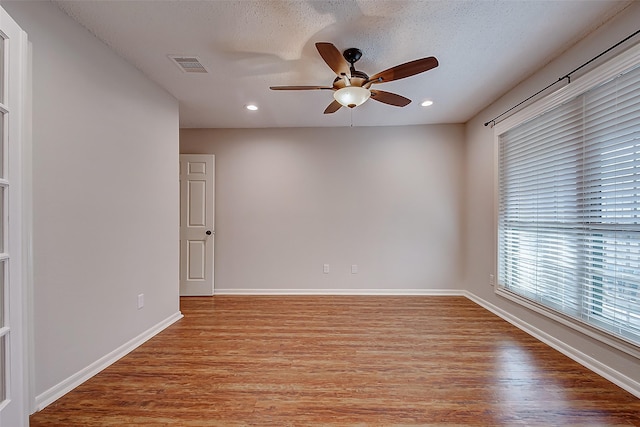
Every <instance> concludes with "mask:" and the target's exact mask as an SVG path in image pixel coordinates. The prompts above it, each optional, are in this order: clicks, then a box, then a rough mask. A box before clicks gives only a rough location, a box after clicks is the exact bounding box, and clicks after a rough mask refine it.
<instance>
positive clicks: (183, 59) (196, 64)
mask: <svg viewBox="0 0 640 427" xmlns="http://www.w3.org/2000/svg"><path fill="white" fill-rule="evenodd" d="M168 56H169V58H171V60H172V61H173V62H174V63H175V64H176V65H177V66H178V67H180V69H181V70H182V71H183V72H185V73H208V72H209V71H208V70H207V69H206V68H205V67H204V65H202V63H200V59H199V58H198V57H197V56H193V55H168Z"/></svg>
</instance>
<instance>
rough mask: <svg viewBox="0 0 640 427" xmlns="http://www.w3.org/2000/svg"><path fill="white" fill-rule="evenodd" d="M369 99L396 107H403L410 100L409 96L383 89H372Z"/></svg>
mask: <svg viewBox="0 0 640 427" xmlns="http://www.w3.org/2000/svg"><path fill="white" fill-rule="evenodd" d="M371 99H373V100H376V101H378V102H383V103H385V104H389V105H393V106H396V107H405V106H407V105H409V103H410V102H411V100H410V99H409V98H405V97H404V96H401V95H398V94H396V93H391V92H385V91H383V90H372V91H371Z"/></svg>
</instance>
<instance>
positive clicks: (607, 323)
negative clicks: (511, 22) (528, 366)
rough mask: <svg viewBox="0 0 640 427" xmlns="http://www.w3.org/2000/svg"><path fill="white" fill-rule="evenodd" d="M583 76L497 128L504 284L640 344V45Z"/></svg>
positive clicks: (520, 296)
mask: <svg viewBox="0 0 640 427" xmlns="http://www.w3.org/2000/svg"><path fill="white" fill-rule="evenodd" d="M580 81H581V83H578V81H576V82H574V83H572V84H570V85H568V86H566V87H565V88H563V89H561V90H560V91H558V92H557V93H555V94H553V95H551V96H550V97H548V98H547V99H545V100H542V101H541V102H539V103H537V104H534V105H533V106H532V107H531V108H529V109H525V110H524V111H522V112H521V113H519V114H518V115H516V116H513V117H512V118H509V119H508V121H505V122H503V123H500V124H499V125H498V126H497V127H496V135H497V144H498V182H497V185H498V219H497V221H498V258H497V259H498V265H497V270H498V286H497V288H496V292H498V293H499V294H501V295H505V296H508V297H511V298H512V299H515V300H516V301H519V302H522V303H523V304H525V305H529V306H531V307H533V308H536V309H538V311H541V312H544V313H546V314H549V315H551V316H553V317H555V318H557V319H561V320H562V321H564V323H567V324H569V325H571V326H574V327H577V328H579V329H581V330H583V331H586V332H588V333H590V335H592V336H596V337H597V338H600V339H604V340H605V341H607V342H610V343H613V344H614V345H616V346H618V347H620V348H622V349H623V350H626V351H628V352H631V353H632V354H638V352H637V351H638V350H639V349H640V46H636V47H635V48H633V49H630V50H629V51H627V52H625V54H623V55H621V56H620V57H618V58H616V59H614V60H612V61H610V63H609V64H606V65H605V66H603V67H600V69H598V70H595V71H594V72H592V73H589V74H588V75H586V76H584V77H583V78H581V79H580ZM574 85H576V86H574ZM594 331H598V332H606V334H607V335H609V336H612V337H615V338H614V339H613V340H611V339H610V338H607V337H606V336H603V334H602V333H598V332H595V333H594ZM629 344H631V345H630V346H629ZM629 349H630V350H629Z"/></svg>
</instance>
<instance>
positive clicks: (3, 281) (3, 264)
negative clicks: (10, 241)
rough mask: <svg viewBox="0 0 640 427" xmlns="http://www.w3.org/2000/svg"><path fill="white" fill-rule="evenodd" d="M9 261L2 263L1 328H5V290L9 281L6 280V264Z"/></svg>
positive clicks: (0, 290)
mask: <svg viewBox="0 0 640 427" xmlns="http://www.w3.org/2000/svg"><path fill="white" fill-rule="evenodd" d="M6 263H7V260H2V261H0V328H2V327H4V326H5V312H4V308H5V307H4V301H5V296H6V294H7V291H6V289H5V284H7V281H6V280H5V275H4V271H5V264H6Z"/></svg>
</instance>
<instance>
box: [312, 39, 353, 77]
mask: <svg viewBox="0 0 640 427" xmlns="http://www.w3.org/2000/svg"><path fill="white" fill-rule="evenodd" d="M316 49H318V53H319V54H320V56H321V57H322V59H324V62H326V63H327V65H328V66H329V68H331V69H332V70H333V72H334V73H336V74H337V75H338V76H342V75H345V76H347V77H349V78H350V77H351V73H350V72H349V63H348V62H347V61H345V59H344V58H343V57H342V54H341V53H340V51H339V50H338V49H337V48H336V47H335V46H334V45H333V44H331V43H326V42H318V43H316Z"/></svg>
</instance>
